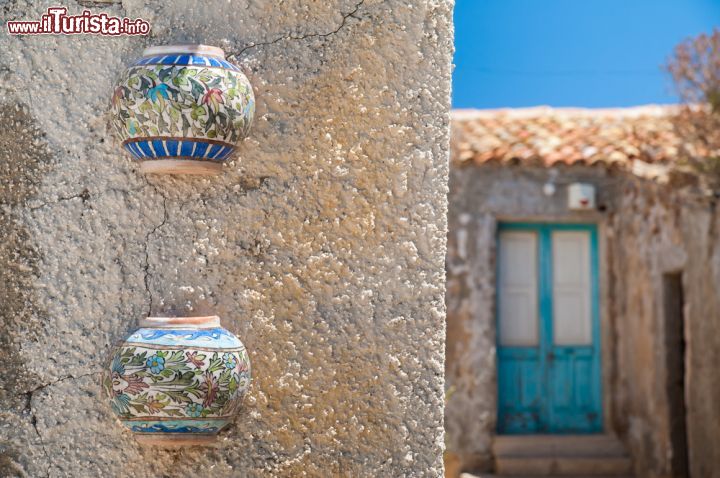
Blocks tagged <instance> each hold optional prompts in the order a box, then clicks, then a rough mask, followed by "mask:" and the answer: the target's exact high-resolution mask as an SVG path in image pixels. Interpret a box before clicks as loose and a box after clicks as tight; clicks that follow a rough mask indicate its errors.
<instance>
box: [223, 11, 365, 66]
mask: <svg viewBox="0 0 720 478" xmlns="http://www.w3.org/2000/svg"><path fill="white" fill-rule="evenodd" d="M364 3H365V0H360V1H359V2H358V3H356V4H355V7H354V8H353V10H352V11H351V12H349V13H342V12H341V13H342V20H341V21H340V25H338V27H337V28H336V29H335V30H331V31H329V32H326V33H305V34H302V35H293V34H292V33H288V34H286V35H283V36H281V37H278V38H276V39H274V40H269V41H264V42H260V43H251V44H250V45H247V46H245V47H243V48H242V49H241V50H240V51H239V52H237V53H231V54H229V55H228V59H229V60H235V59H237V58H238V57H239V56H240V55H242V54H243V53H245V52H246V51H248V50H251V49H253V48H257V47H261V46H268V45H274V44H275V43H278V42H281V41H284V40H306V39H308V38H327V37H330V36H332V35H335V34H336V33H338V32H339V31H340V30H342V29H343V28H345V25H346V24H347V21H348V19H349V18H350V17H352V18H358V17H356V16H355V14H356V13H357V12H358V10H360V7H361V6H362V5H363V4H364Z"/></svg>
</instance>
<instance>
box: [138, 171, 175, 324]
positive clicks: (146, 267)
mask: <svg viewBox="0 0 720 478" xmlns="http://www.w3.org/2000/svg"><path fill="white" fill-rule="evenodd" d="M145 181H146V182H147V184H148V185H149V186H150V187H152V188H153V189H154V190H155V193H157V194H158V195H160V196H161V197H162V198H163V201H162V205H163V219H162V222H160V224H157V225H156V226H154V227H153V228H152V229H151V230H150V231H148V233H147V234H146V235H145V245H144V248H145V264H144V266H143V271H144V276H143V282H144V284H145V291H146V292H147V294H148V302H149V303H148V310H147V314H146V317H150V314H151V313H152V308H153V302H154V300H153V294H152V290H151V289H150V276H151V275H152V274H151V273H150V253H149V252H148V245H149V243H150V238H151V237H152V236H154V235H155V234H156V233H157V231H158V230H159V229H160V228H161V227H163V226H164V225H165V224H167V221H168V219H169V216H168V209H167V197H166V196H165V195H164V194H162V193H161V192H160V191H159V190H158V188H157V186H155V185H154V184H152V183H150V181H148V180H147V178H145Z"/></svg>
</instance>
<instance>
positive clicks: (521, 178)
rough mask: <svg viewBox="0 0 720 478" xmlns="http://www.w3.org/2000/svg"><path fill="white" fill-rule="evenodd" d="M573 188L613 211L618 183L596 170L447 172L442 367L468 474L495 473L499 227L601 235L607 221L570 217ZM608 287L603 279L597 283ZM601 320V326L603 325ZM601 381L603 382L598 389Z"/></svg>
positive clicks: (454, 445)
mask: <svg viewBox="0 0 720 478" xmlns="http://www.w3.org/2000/svg"><path fill="white" fill-rule="evenodd" d="M553 177H555V179H554V181H555V184H556V192H555V194H554V195H553V196H549V197H548V196H546V195H545V194H544V193H543V185H544V184H545V183H546V182H547V181H548V180H550V179H552V178H553ZM575 181H582V182H589V183H592V184H595V185H596V186H597V190H598V198H597V202H598V205H599V208H600V209H602V210H604V211H607V210H610V209H613V208H615V202H616V199H615V198H616V191H617V189H618V187H619V185H620V184H621V182H622V181H621V179H619V178H618V177H617V176H616V175H615V174H613V173H611V172H609V171H607V170H606V169H604V168H601V167H598V168H583V167H574V168H560V169H556V170H554V171H553V172H551V171H550V170H549V169H545V168H533V167H519V166H518V167H502V166H492V165H488V166H483V167H473V166H470V167H461V166H454V167H453V168H451V174H450V196H449V211H448V223H449V231H450V233H449V235H448V258H447V266H446V267H447V276H448V278H447V297H446V302H447V308H448V311H447V314H448V318H447V350H446V366H445V375H446V380H447V384H446V388H447V389H448V394H449V401H448V402H447V406H446V416H445V421H446V429H447V431H448V449H449V450H450V451H451V452H454V453H457V454H458V455H460V458H461V461H462V462H463V467H464V468H465V469H468V470H473V469H478V470H489V469H490V468H491V466H492V456H491V445H492V436H493V434H494V431H495V426H496V415H497V413H496V410H497V402H496V400H497V397H496V393H497V383H496V362H495V315H494V309H495V305H494V304H495V242H496V237H495V233H496V229H497V222H498V221H499V220H513V221H555V222H561V221H573V220H574V221H581V222H598V223H599V224H600V230H601V231H602V227H603V224H604V220H605V217H606V213H604V212H596V213H587V212H582V213H568V211H567V207H566V204H567V202H566V198H567V191H566V185H567V184H568V183H570V182H575ZM601 236H602V234H601ZM603 245H604V243H603V241H602V240H601V247H603ZM605 280H606V279H605V277H604V276H602V275H601V282H603V281H605ZM602 288H603V289H605V288H604V287H602ZM604 319H605V318H604V317H603V318H602V319H601V320H602V322H603V323H606V320H604ZM602 333H603V339H604V338H605V335H607V334H608V329H607V327H603V328H602ZM602 342H603V344H606V343H608V342H609V341H608V340H603V341H602ZM603 372H604V373H605V372H606V371H605V370H603ZM606 381H607V378H604V379H603V382H606ZM607 412H608V410H606V413H605V415H606V417H607V416H608V413H607ZM468 417H473V418H472V419H468Z"/></svg>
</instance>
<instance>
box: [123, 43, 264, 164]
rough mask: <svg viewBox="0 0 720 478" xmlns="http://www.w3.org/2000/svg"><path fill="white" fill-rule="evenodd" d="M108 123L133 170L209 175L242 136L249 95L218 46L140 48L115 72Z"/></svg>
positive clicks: (248, 119)
mask: <svg viewBox="0 0 720 478" xmlns="http://www.w3.org/2000/svg"><path fill="white" fill-rule="evenodd" d="M112 113H113V119H112V122H113V125H114V128H115V130H116V132H117V134H118V136H119V139H120V141H121V142H122V145H123V147H124V148H125V149H126V150H127V151H128V152H129V153H130V154H131V155H132V156H134V157H135V158H136V159H137V160H138V161H141V168H140V169H141V170H142V171H144V172H153V173H171V174H173V173H174V174H216V173H218V172H219V171H220V170H221V169H222V163H223V161H225V160H227V159H228V157H229V156H230V155H231V154H232V153H233V151H234V150H235V148H236V147H237V145H238V143H239V142H240V141H242V140H243V139H244V138H245V137H246V136H247V135H248V131H249V129H250V124H251V123H252V119H253V115H254V113H255V97H254V96H253V91H252V87H251V86H250V82H248V79H247V78H246V77H245V75H244V74H243V73H242V72H241V71H240V68H238V67H237V66H236V65H234V64H232V63H230V62H228V61H226V60H225V53H224V52H223V50H221V49H220V48H216V47H212V46H207V45H168V46H155V47H151V48H147V49H146V50H145V51H144V52H143V57H142V58H140V59H139V60H137V61H136V62H135V63H133V64H132V65H130V67H129V68H128V69H127V70H125V72H124V73H123V74H122V75H121V76H120V79H119V80H118V82H117V84H116V86H115V90H114V93H113V96H112Z"/></svg>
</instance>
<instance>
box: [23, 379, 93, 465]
mask: <svg viewBox="0 0 720 478" xmlns="http://www.w3.org/2000/svg"><path fill="white" fill-rule="evenodd" d="M96 373H98V372H88V373H84V374H81V375H66V376H64V377H60V378H58V379H57V380H53V381H52V382H48V383H44V384H42V385H38V386H37V387H35V388H33V389H32V390H28V391H27V392H24V395H25V409H24V412H25V413H27V414H29V415H30V424H31V425H32V427H33V429H34V430H35V434H36V435H37V437H38V440H39V441H40V447H41V448H42V450H43V454H44V455H45V459H46V461H47V462H48V465H47V469H46V470H45V475H46V476H48V477H49V476H50V468H52V460H51V456H50V454H49V453H48V451H47V447H46V446H45V439H44V438H43V436H42V434H41V433H40V429H39V428H38V425H37V415H35V411H34V410H33V406H32V399H33V396H34V395H35V393H36V392H39V391H41V390H44V389H46V388H47V387H51V386H53V385H56V384H58V383H60V382H64V381H65V380H78V379H81V378H85V377H90V376H92V375H95V374H96Z"/></svg>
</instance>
